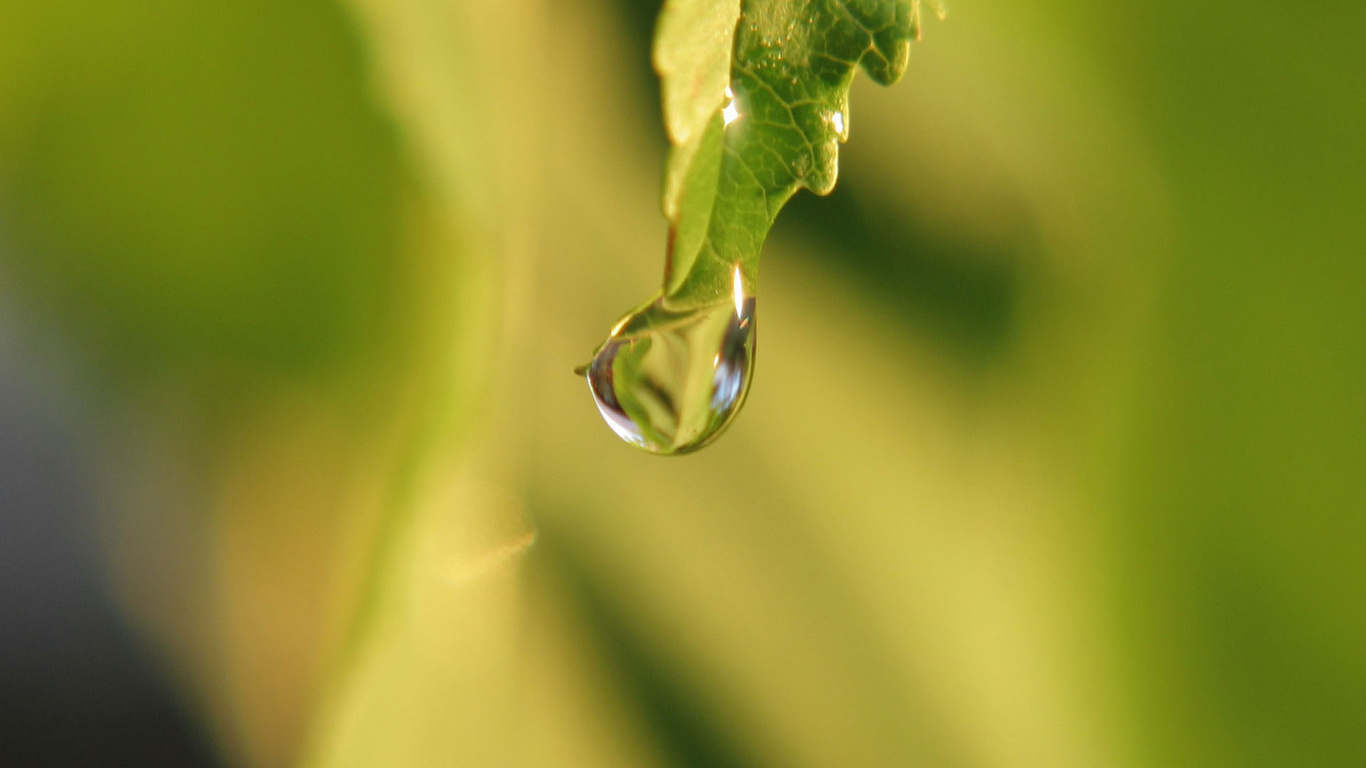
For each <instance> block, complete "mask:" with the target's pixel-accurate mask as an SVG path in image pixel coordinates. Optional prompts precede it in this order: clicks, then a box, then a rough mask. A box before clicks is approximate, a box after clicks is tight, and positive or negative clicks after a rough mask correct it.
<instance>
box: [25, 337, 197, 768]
mask: <svg viewBox="0 0 1366 768" xmlns="http://www.w3.org/2000/svg"><path fill="white" fill-rule="evenodd" d="M2 330H3V329H0V331H2ZM8 358H9V356H8V355H5V354H4V353H3V350H0V765H3V766H4V767H5V768H85V766H90V768H124V767H125V766H126V767H127V768H163V767H164V768H213V767H214V766H217V765H218V761H217V759H216V758H215V756H214V753H213V750H212V748H211V746H210V745H209V743H208V741H207V739H206V738H205V737H204V735H203V734H202V733H200V732H199V731H198V730H196V728H195V726H194V725H193V724H192V721H191V718H190V717H189V714H188V713H186V712H184V711H183V710H182V708H181V707H180V704H179V702H178V701H177V700H176V699H175V697H174V696H173V695H172V693H171V691H170V690H169V687H168V685H167V684H166V682H165V680H164V678H163V676H162V675H161V673H160V671H159V670H157V669H156V668H155V667H154V666H153V664H152V663H151V662H150V660H149V657H148V655H147V654H145V653H144V652H143V650H142V649H140V648H138V647H137V646H136V644H135V642H134V640H133V638H132V637H130V635H129V632H128V630H127V628H126V627H125V626H124V625H123V624H122V622H121V621H120V620H119V618H118V616H117V615H116V613H115V610H114V608H113V606H112V605H110V604H109V601H108V598H107V596H106V593H105V588H104V585H103V583H102V577H101V574H100V567H99V559H98V557H99V556H98V554H97V551H96V548H95V546H94V542H93V541H92V536H93V534H92V527H93V520H92V519H91V518H92V516H93V515H92V504H93V502H92V495H91V492H90V489H89V488H88V487H87V483H86V482H85V478H87V477H88V476H89V475H88V473H87V470H86V467H85V466H83V463H82V462H81V460H80V459H79V450H78V449H77V448H76V447H75V444H74V441H72V440H71V439H69V435H70V434H71V430H70V429H66V428H64V425H62V424H59V423H57V421H58V420H57V419H56V418H55V417H54V416H53V411H52V410H51V409H48V408H45V407H44V406H43V404H42V401H43V398H42V397H41V396H40V395H39V394H38V393H36V392H34V391H33V390H32V388H31V387H28V386H25V385H24V384H23V383H22V382H20V381H18V380H17V378H18V377H17V376H16V375H14V361H13V360H12V359H8Z"/></svg>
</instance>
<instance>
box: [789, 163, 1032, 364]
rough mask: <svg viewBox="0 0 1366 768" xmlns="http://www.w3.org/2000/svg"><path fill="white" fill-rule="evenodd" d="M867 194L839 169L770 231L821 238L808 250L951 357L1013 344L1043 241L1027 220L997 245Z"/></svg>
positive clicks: (979, 356) (972, 360)
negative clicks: (1026, 274)
mask: <svg viewBox="0 0 1366 768" xmlns="http://www.w3.org/2000/svg"><path fill="white" fill-rule="evenodd" d="M879 199H880V197H879V196H878V195H862V194H860V192H859V187H858V184H857V182H856V181H853V180H851V179H848V178H841V179H840V181H839V184H838V185H837V186H836V187H835V191H834V192H832V193H830V194H829V195H827V196H825V197H818V196H816V195H814V194H811V193H810V192H808V191H805V190H802V191H799V192H798V193H797V194H796V195H794V196H793V197H792V199H791V200H790V201H789V202H788V204H787V206H786V207H785V208H784V209H783V211H782V213H781V214H779V215H778V222H777V224H776V225H775V226H774V228H773V232H772V233H771V234H770V238H772V237H775V236H778V237H781V236H784V235H785V236H787V237H790V238H792V239H796V240H807V241H812V242H814V243H816V245H817V246H818V247H817V248H813V249H811V250H810V251H808V253H810V254H811V255H814V256H818V257H821V258H822V259H823V260H828V261H829V262H830V265H831V266H832V267H835V268H837V269H839V270H840V271H842V272H845V273H847V274H848V275H850V276H851V277H852V278H853V279H854V280H855V281H856V282H857V284H858V286H857V287H858V288H859V289H860V290H859V292H860V294H861V295H864V296H868V297H870V298H872V299H873V300H874V301H877V302H879V303H880V304H882V305H884V306H885V308H886V309H887V310H888V311H889V312H890V314H892V315H893V316H894V317H896V318H897V319H899V320H900V321H902V322H904V323H906V324H907V325H910V326H913V327H916V328H918V329H920V330H921V331H923V332H924V333H925V334H926V335H927V336H928V337H929V338H931V339H932V340H933V341H935V342H936V343H938V344H939V345H940V346H941V347H942V348H943V349H944V351H945V352H946V353H947V354H948V355H949V356H950V357H952V358H954V359H957V360H959V361H960V362H963V363H965V364H969V365H985V364H989V363H991V362H992V361H994V360H996V359H997V358H999V357H1000V356H1001V355H1002V354H1004V353H1005V352H1007V351H1008V350H1009V348H1010V347H1011V346H1012V344H1013V342H1014V340H1015V338H1016V335H1017V329H1018V325H1019V303H1020V302H1019V298H1020V291H1021V288H1022V283H1023V274H1022V273H1023V270H1024V264H1026V263H1027V262H1028V261H1029V256H1030V253H1031V251H1034V250H1036V249H1037V246H1036V245H1035V244H1034V238H1033V237H1032V235H1031V234H1030V233H1029V232H1028V230H1027V228H1026V227H1024V226H1019V227H1017V231H1018V232H1019V233H1020V234H1018V235H1017V236H1016V237H1015V238H1014V242H1009V243H1004V244H1000V245H995V244H991V245H989V244H983V243H977V242H973V241H972V240H970V239H967V238H953V237H951V236H949V235H946V234H941V233H938V232H935V231H933V230H932V229H930V228H929V227H926V226H924V225H923V224H922V223H921V222H917V221H916V220H914V219H913V218H909V217H907V216H906V215H905V213H904V212H903V211H901V210H893V209H892V208H890V207H888V206H887V205H886V204H885V203H878V202H876V201H878V200H879Z"/></svg>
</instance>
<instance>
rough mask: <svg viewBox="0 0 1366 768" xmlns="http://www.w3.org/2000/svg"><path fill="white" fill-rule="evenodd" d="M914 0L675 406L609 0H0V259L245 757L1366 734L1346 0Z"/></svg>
mask: <svg viewBox="0 0 1366 768" xmlns="http://www.w3.org/2000/svg"><path fill="white" fill-rule="evenodd" d="M1331 5H1337V6H1340V7H1308V6H1305V7H1297V8H1296V9H1294V12H1293V13H1286V12H1284V11H1282V10H1281V9H1280V8H1279V7H1273V6H1272V5H1271V4H1270V3H1254V4H1252V6H1249V4H1248V3H1245V2H1243V3H1234V2H1232V0H1214V1H1213V2H1209V3H1204V4H1199V5H1194V6H1193V5H1189V4H1185V5H1176V4H1161V3H1159V4H1156V5H1154V4H1153V3H1138V2H1132V1H1123V2H1114V3H1090V4H1087V3H1075V2H1071V1H1070V0H1045V2H1043V3H1042V4H1037V3H1036V4H1019V3H1006V2H1000V1H999V0H991V1H989V2H977V3H970V2H963V3H961V4H958V5H950V7H949V9H948V10H949V18H948V20H947V21H945V22H944V23H937V24H935V25H933V27H932V28H931V30H930V32H931V33H930V34H927V39H926V40H925V41H924V42H922V43H918V44H916V45H915V46H914V50H913V52H912V54H911V63H910V67H909V69H908V70H907V74H906V77H905V79H904V80H903V82H902V83H901V84H899V85H898V86H897V87H896V88H894V89H881V88H877V87H871V84H870V83H868V82H867V81H866V80H864V79H860V80H857V81H856V82H855V84H854V91H855V93H854V94H853V96H852V98H851V100H850V102H851V105H852V110H853V114H852V116H850V122H851V125H852V128H853V130H852V131H851V133H852V135H851V140H850V142H849V143H848V144H847V145H844V146H843V147H842V148H841V153H840V154H841V162H842V165H841V169H840V182H839V186H838V188H837V189H836V190H835V191H834V193H833V194H832V195H831V196H830V197H829V198H826V199H819V200H816V199H814V198H813V196H811V195H809V194H798V195H797V196H796V197H795V198H793V200H792V201H791V202H790V203H789V205H788V206H787V207H786V208H785V209H784V213H783V214H782V215H781V216H780V217H779V218H778V220H777V224H776V226H775V227H774V230H773V232H772V235H771V237H770V238H769V241H768V243H767V245H766V247H765V255H764V263H765V267H764V281H763V284H762V286H761V292H762V294H763V296H764V302H763V304H764V335H763V354H762V356H761V357H762V359H763V362H762V364H761V365H760V370H762V373H761V374H759V376H758V379H757V382H756V383H755V384H754V387H753V390H752V391H751V393H750V398H749V405H748V406H747V411H746V413H745V416H744V417H743V418H742V419H740V420H739V421H738V422H737V424H736V426H735V427H734V428H733V429H731V430H730V432H728V434H727V436H726V439H725V440H723V441H721V442H719V443H717V444H716V445H715V446H713V447H711V448H709V449H708V450H707V451H705V452H703V453H700V454H697V455H695V456H693V457H689V458H686V459H681V460H679V461H669V462H664V461H660V460H658V459H655V458H653V457H650V456H645V455H638V454H637V453H636V452H634V451H633V450H632V449H630V448H628V447H627V446H625V445H623V444H621V443H620V442H619V441H617V440H616V438H614V437H613V436H612V435H611V433H610V432H609V431H608V430H607V429H606V428H605V427H603V425H602V424H601V423H600V420H599V417H598V414H597V413H596V411H595V409H594V408H593V406H592V403H591V401H590V399H589V397H588V393H587V392H586V391H585V388H584V386H583V383H582V381H580V380H577V379H575V378H573V377H571V376H569V375H568V374H567V373H566V372H567V371H568V370H570V369H571V368H572V367H573V366H574V365H575V364H577V363H580V362H582V359H581V358H582V355H583V352H584V350H585V349H588V348H591V346H592V345H593V344H595V343H597V342H598V341H599V340H600V337H601V332H602V330H603V328H604V327H606V324H607V323H610V322H611V320H612V319H613V318H615V317H616V312H617V310H619V309H620V308H621V307H622V306H626V305H628V304H629V303H631V302H632V301H634V300H635V299H637V298H638V297H639V296H640V295H642V294H643V293H647V292H648V291H650V290H651V289H653V288H654V287H655V286H657V285H658V280H659V275H660V271H661V268H662V261H663V253H662V247H661V244H662V243H664V242H665V230H666V222H665V219H664V218H663V216H661V214H660V211H659V202H658V201H659V194H658V192H659V187H660V175H661V169H662V168H663V167H664V162H665V151H666V147H667V141H666V138H665V134H664V128H663V125H662V123H661V119H660V108H659V97H660V94H659V92H658V90H657V88H658V86H657V84H656V81H655V79H654V75H653V73H652V72H651V63H650V54H649V51H650V41H651V35H652V32H653V21H654V14H655V13H656V11H657V10H658V4H657V3H643V2H642V3H633V2H627V0H616V1H615V2H613V1H612V0H561V1H560V2H554V3H550V2H537V1H535V0H440V1H430V0H429V1H426V2H418V1H417V0H347V2H344V3H331V2H324V0H293V1H292V2H284V3H268V2H263V0H239V2H235V3H227V4H212V3H210V4H175V3H167V2H155V1H154V0H121V2H112V0H80V2H77V1H76V0H52V2H45V3H24V2H13V1H12V0H11V1H10V2H4V3H0V301H4V302H5V303H6V305H7V306H6V307H5V310H6V311H5V316H6V318H7V319H13V318H19V320H20V321H21V322H22V323H23V327H24V328H25V329H27V330H26V332H27V333H29V334H30V336H31V338H33V339H39V340H42V341H43V343H44V344H46V345H48V346H50V349H49V350H48V353H49V354H50V355H51V356H52V357H54V358H58V359H60V361H61V364H60V365H59V366H58V368H60V370H63V371H66V372H67V373H68V375H69V378H70V379H71V381H72V384H73V386H74V387H76V388H77V389H78V391H79V392H80V393H81V395H82V396H83V397H84V398H85V400H86V402H85V403H84V407H83V408H82V410H81V413H82V414H83V417H82V418H84V419H85V420H86V421H87V422H89V429H90V430H91V433H92V435H93V436H94V439H95V440H96V441H97V443H98V445H99V447H100V452H101V456H102V457H103V469H104V472H105V476H106V482H105V487H106V488H107V494H108V505H109V508H110V510H111V511H110V514H109V519H108V520H107V521H106V524H105V525H103V526H102V528H101V536H102V541H104V542H105V545H106V548H107V551H108V556H109V573H110V585H111V589H112V590H113V591H114V593H115V594H116V595H117V597H118V599H119V601H120V604H121V605H122V606H124V609H125V611H126V613H127V615H128V617H129V618H130V620H131V621H132V622H133V623H134V624H135V625H136V626H137V627H138V628H139V631H141V632H142V633H143V634H144V635H145V637H146V639H147V641H148V645H149V647H150V648H153V649H156V651H157V652H158V653H159V654H160V656H161V658H163V659H164V662H165V669H166V672H167V674H168V675H169V676H171V677H172V678H173V679H174V680H176V682H177V684H178V686H179V687H180V689H181V690H183V691H184V694H185V700H186V702H187V706H190V707H193V708H194V709H195V710H196V711H197V712H198V713H199V714H200V716H201V717H202V719H203V721H204V722H205V723H206V724H207V727H208V728H209V729H211V731H212V732H213V734H214V736H215V738H216V740H217V743H219V744H221V746H222V749H223V752H224V755H225V757H226V759H227V760H228V761H229V763H230V764H233V765H241V766H248V767H251V768H283V766H291V765H303V766H314V767H316V768H341V767H342V766H358V767H359V766H405V767H408V766H412V767H414V768H421V767H422V766H452V765H455V766H481V767H482V766H503V765H525V766H557V767H558V766H578V765H582V766H603V765H611V766H618V765H620V766H642V767H643V766H709V767H713V766H722V767H725V766H745V767H748V766H755V767H756V768H757V767H762V766H860V767H863V766H868V767H874V766H908V765H924V766H972V767H974V768H976V767H980V768H995V767H999V768H1020V767H1022V766H1041V767H1042V766H1050V767H1054V766H1164V767H1165V766H1186V765H1189V766H1224V765H1227V766H1283V765H1297V766H1334V767H1336V766H1343V765H1350V764H1354V763H1356V762H1359V761H1360V759H1361V756H1362V755H1366V729H1363V728H1362V727H1361V723H1362V722H1363V719H1366V651H1364V650H1363V649H1366V612H1363V611H1362V609H1361V606H1362V605H1363V604H1366V558H1364V557H1363V553H1364V552H1366V515H1364V514H1363V512H1364V511H1366V472H1363V471H1362V467H1363V460H1366V450H1364V447H1366V442H1363V440H1362V437H1361V435H1362V434H1363V431H1366V395H1363V388H1362V386H1361V373H1362V368H1363V361H1366V262H1363V260H1362V256H1363V254H1366V216H1363V215H1362V210H1363V207H1364V205H1366V184H1363V180H1366V139H1364V138H1363V134H1364V133H1366V132H1363V131H1362V129H1361V127H1362V126H1363V125H1366V102H1363V101H1362V100H1361V99H1360V97H1359V94H1361V93H1366V82H1363V81H1366V48H1363V47H1362V46H1360V45H1359V43H1358V41H1357V40H1356V37H1358V32H1357V31H1358V30H1360V29H1361V28H1362V25H1363V23H1366V6H1363V5H1360V4H1357V5H1353V4H1346V3H1341V4H1331Z"/></svg>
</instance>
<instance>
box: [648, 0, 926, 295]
mask: <svg viewBox="0 0 1366 768" xmlns="http://www.w3.org/2000/svg"><path fill="white" fill-rule="evenodd" d="M739 6H740V3H738V2H734V1H726V2H708V1H707V0H670V1H669V2H666V3H665V5H664V8H663V10H662V11H661V13H660V18H659V27H658V32H657V34H656V38H655V52H654V59H655V66H656V68H657V69H658V71H659V74H660V77H661V81H662V89H661V90H662V95H663V101H664V116H665V124H666V127H667V129H668V133H669V138H670V141H671V142H672V144H673V148H672V150H671V152H670V155H669V160H668V164H667V168H666V171H665V182H664V194H663V207H664V213H665V216H667V217H668V219H669V223H670V234H669V239H670V242H669V263H668V266H667V267H666V274H665V281H664V293H665V294H666V295H668V296H669V297H670V298H672V299H674V300H675V301H676V302H679V303H682V304H698V305H700V304H704V303H707V302H710V301H713V300H714V299H715V297H717V296H721V295H725V293H726V292H727V291H729V290H730V289H731V280H732V277H731V275H732V273H733V270H734V268H735V266H736V265H738V266H739V267H740V269H741V271H742V272H743V273H744V276H745V279H746V281H747V282H748V283H749V284H750V285H753V284H754V283H755V282H756V280H757V272H758V262H759V253H760V251H761V249H762V247H763V243H764V239H765V238H766V237H767V234H768V230H769V228H770V227H771V226H772V224H773V220H774V219H775V218H776V217H777V215H778V211H779V210H780V209H781V208H782V206H783V204H784V203H786V202H787V200H788V199H789V198H790V197H791V196H792V195H793V193H795V192H796V191H797V189H798V188H799V187H806V188H808V189H810V190H812V191H814V192H816V193H817V194H820V195H824V194H828V193H829V192H830V191H831V190H832V189H834V186H835V178H836V175H837V173H838V161H839V144H840V142H843V141H844V140H846V139H847V138H848V135H849V86H850V84H851V83H852V82H853V78H854V71H855V67H857V66H860V65H861V66H862V67H863V69H864V70H865V71H866V72H867V73H868V74H869V75H870V76H871V77H872V78H873V80H875V81H876V82H878V83H880V84H883V85H889V84H891V83H894V82H896V80H898V79H899V78H900V77H901V75H902V73H903V72H904V71H905V69H906V63H907V59H908V57H909V55H910V45H911V41H912V40H913V39H915V38H917V37H918V36H919V32H920V0H749V1H748V2H745V3H744V4H743V7H742V8H741V7H739ZM936 9H937V6H936ZM737 12H738V13H737ZM727 28H729V30H730V31H729V33H727V34H722V31H723V30H725V29H727ZM727 74H728V76H726V75H727Z"/></svg>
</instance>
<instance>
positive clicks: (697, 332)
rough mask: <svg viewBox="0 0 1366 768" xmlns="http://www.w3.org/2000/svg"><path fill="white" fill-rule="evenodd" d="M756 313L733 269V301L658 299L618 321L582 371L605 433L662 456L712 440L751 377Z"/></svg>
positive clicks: (740, 401)
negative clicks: (699, 303) (682, 304)
mask: <svg viewBox="0 0 1366 768" xmlns="http://www.w3.org/2000/svg"><path fill="white" fill-rule="evenodd" d="M754 308H755V301H754V297H753V296H752V295H747V294H746V292H745V290H744V283H743V279H742V276H741V273H740V270H739V268H738V267H737V268H736V270H735V274H734V288H733V291H732V294H731V296H728V297H725V298H722V299H720V300H718V301H716V302H715V303H711V304H706V305H703V306H692V307H680V306H676V305H675V302H673V301H671V300H670V298H669V297H667V296H661V297H659V298H656V299H655V300H654V301H651V302H650V303H648V304H646V305H645V306H643V307H641V308H639V309H637V310H635V311H634V312H631V313H630V314H628V315H627V316H626V317H624V318H622V320H621V322H619V323H617V325H616V326H615V327H614V328H613V330H612V334H611V335H610V336H609V337H608V339H607V341H606V342H605V343H604V344H603V345H602V347H600V348H599V349H598V352H597V354H595V355H594V356H593V361H592V362H591V363H589V364H588V365H587V366H585V368H584V369H583V370H584V375H585V376H586V377H587V379H588V387H589V389H590V390H591V391H592V393H593V399H594V400H595V401H596V402H597V406H598V411H599V412H601V413H602V417H603V419H605V420H606V421H607V424H608V426H610V427H611V428H612V430H613V431H614V432H616V433H617V435H618V436H619V437H621V439H623V440H625V441H626V442H628V443H631V444H633V445H636V446H639V447H641V448H644V449H645V450H647V451H650V452H652V453H658V454H665V455H668V454H679V453H687V452H689V451H694V450H697V449H698V448H701V447H702V446H704V445H706V444H707V443H710V442H711V441H712V440H714V439H715V438H716V437H717V435H719V434H721V432H722V431H723V430H724V429H725V428H726V427H727V426H728V425H729V424H730V422H731V421H732V420H733V419H734V418H735V415H736V413H738V412H739V410H740V406H741V404H743V403H744V400H745V395H746V394H747V393H748V391H749V384H750V381H751V379H752V378H753V376H752V374H753V370H754V325H755V317H754Z"/></svg>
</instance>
